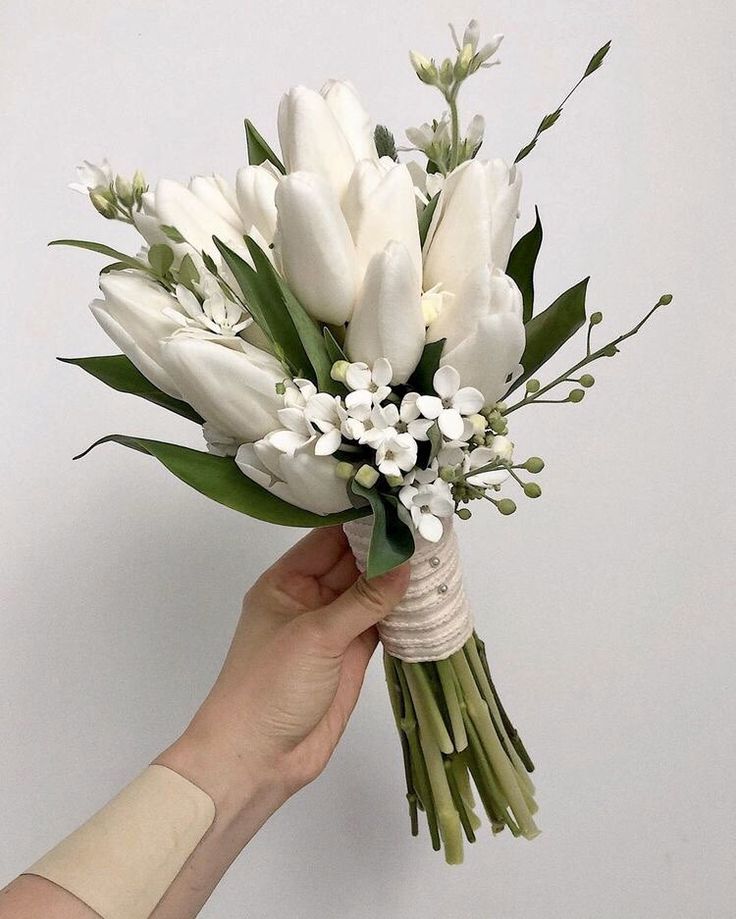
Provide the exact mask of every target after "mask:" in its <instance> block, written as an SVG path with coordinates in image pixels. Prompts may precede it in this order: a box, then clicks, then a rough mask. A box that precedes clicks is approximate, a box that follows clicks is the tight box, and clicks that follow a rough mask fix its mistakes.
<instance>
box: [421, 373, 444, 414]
mask: <svg viewBox="0 0 736 919" xmlns="http://www.w3.org/2000/svg"><path fill="white" fill-rule="evenodd" d="M437 373H439V371H437ZM436 376H437V374H435V377H436ZM417 408H418V409H419V411H420V412H421V413H422V415H424V417H425V418H430V419H432V420H434V419H435V418H438V417H439V415H440V412H442V400H441V399H438V398H437V396H419V398H418V399H417Z"/></svg>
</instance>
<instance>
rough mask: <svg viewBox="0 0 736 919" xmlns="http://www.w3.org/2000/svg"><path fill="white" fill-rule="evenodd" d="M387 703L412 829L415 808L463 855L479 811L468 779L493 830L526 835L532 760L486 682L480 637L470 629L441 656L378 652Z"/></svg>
mask: <svg viewBox="0 0 736 919" xmlns="http://www.w3.org/2000/svg"><path fill="white" fill-rule="evenodd" d="M383 663H384V669H385V672H386V683H387V684H388V691H389V696H390V699H391V707H392V709H393V713H394V718H395V719H396V726H397V728H398V731H399V736H400V738H401V748H402V752H403V757H404V771H405V775H406V797H407V800H408V802H409V817H410V820H411V832H412V835H413V836H417V835H419V811H420V810H421V811H423V812H424V815H425V817H426V820H427V826H428V828H429V835H430V838H431V840H432V848H433V849H435V850H436V851H439V850H440V849H441V848H444V853H445V859H446V861H447V862H448V864H451V865H457V864H460V863H461V862H462V860H463V836H465V838H466V839H467V840H468V842H475V838H476V837H475V831H476V830H477V829H478V828H479V826H480V823H481V821H480V819H479V818H478V816H477V814H476V813H475V809H474V808H475V801H474V797H473V792H472V790H471V779H472V784H473V785H474V786H475V788H476V789H477V793H478V797H479V798H480V802H481V804H482V806H483V809H484V810H485V812H486V815H487V817H488V819H489V821H490V823H491V829H492V831H493V833H494V834H496V833H500V832H501V831H502V830H503V828H504V827H508V828H509V830H510V831H511V833H512V834H513V835H514V836H523V837H525V838H526V839H533V838H534V837H535V836H537V835H538V833H539V830H538V828H537V826H536V824H535V822H534V816H533V815H534V814H535V813H536V811H537V804H536V802H535V800H534V785H533V784H532V781H531V779H530V778H529V775H528V773H530V772H532V771H533V769H534V765H533V763H532V761H531V760H530V758H529V756H528V754H527V752H526V750H525V749H524V744H523V743H522V742H521V738H520V737H519V735H518V734H517V733H516V730H515V729H514V727H513V725H512V724H511V721H510V720H509V718H508V716H507V714H506V712H505V711H504V708H503V705H502V704H501V701H500V699H499V697H498V693H497V692H496V689H495V687H494V685H493V681H492V679H491V674H490V670H489V667H488V660H487V657H486V652H485V645H484V644H483V642H482V641H481V640H480V639H479V638H478V636H477V635H476V634H475V633H473V635H471V637H470V638H469V639H468V641H467V642H466V643H465V645H464V646H463V647H462V648H461V649H460V650H459V651H456V652H455V653H454V654H451V655H450V656H449V657H448V658H446V659H445V660H439V661H425V662H423V663H408V662H407V661H402V660H399V658H396V657H393V656H392V655H391V654H389V653H387V652H384V656H383Z"/></svg>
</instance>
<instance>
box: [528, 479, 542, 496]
mask: <svg viewBox="0 0 736 919" xmlns="http://www.w3.org/2000/svg"><path fill="white" fill-rule="evenodd" d="M524 494H525V495H526V496H527V498H538V497H539V496H540V495H541V494H542V489H541V488H540V487H539V485H537V483H536V482H527V483H526V484H525V485H524Z"/></svg>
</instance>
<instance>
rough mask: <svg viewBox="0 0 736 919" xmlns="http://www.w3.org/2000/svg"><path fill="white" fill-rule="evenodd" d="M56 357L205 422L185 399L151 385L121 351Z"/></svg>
mask: <svg viewBox="0 0 736 919" xmlns="http://www.w3.org/2000/svg"><path fill="white" fill-rule="evenodd" d="M57 360H59V361H61V362H62V364H74V365H75V366H76V367H81V368H82V370H86V371H87V373H89V374H91V376H93V377H95V378H96V379H98V380H101V381H102V382H103V383H105V384H106V385H107V386H110V387H111V388H112V389H115V390H117V391H118V392H125V393H130V394H131V395H134V396H140V398H141V399H146V400H147V401H148V402H153V403H154V404H155V405H160V406H161V407H162V408H166V409H168V410H169V411H170V412H175V413H176V414H177V415H181V416H182V418H188V419H189V420H190V421H195V422H196V423H197V424H203V423H204V422H203V420H202V419H201V418H200V417H199V415H198V414H197V413H196V412H195V411H194V409H193V408H192V407H191V406H190V405H187V403H186V402H182V401H181V400H180V399H175V398H174V397H173V396H169V395H167V394H166V393H165V392H162V391H161V390H160V389H158V388H157V387H156V386H154V385H153V383H151V382H150V380H148V379H147V378H146V377H144V376H143V374H142V373H141V372H140V370H138V368H137V367H135V366H134V365H133V364H132V363H131V361H130V360H129V359H128V358H127V357H126V356H125V355H124V354H110V355H105V356H104V357H59V358H57Z"/></svg>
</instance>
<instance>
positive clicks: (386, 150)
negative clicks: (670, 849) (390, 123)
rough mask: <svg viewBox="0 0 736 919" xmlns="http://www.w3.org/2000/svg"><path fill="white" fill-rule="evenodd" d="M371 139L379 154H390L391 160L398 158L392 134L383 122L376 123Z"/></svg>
mask: <svg viewBox="0 0 736 919" xmlns="http://www.w3.org/2000/svg"><path fill="white" fill-rule="evenodd" d="M373 140H374V141H375V144H376V152H377V153H378V155H379V156H390V157H391V159H392V160H398V158H399V155H398V153H397V152H396V141H395V140H394V135H393V134H392V133H391V131H389V129H388V128H387V127H386V125H384V124H377V125H376V128H375V130H374V132H373Z"/></svg>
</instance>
